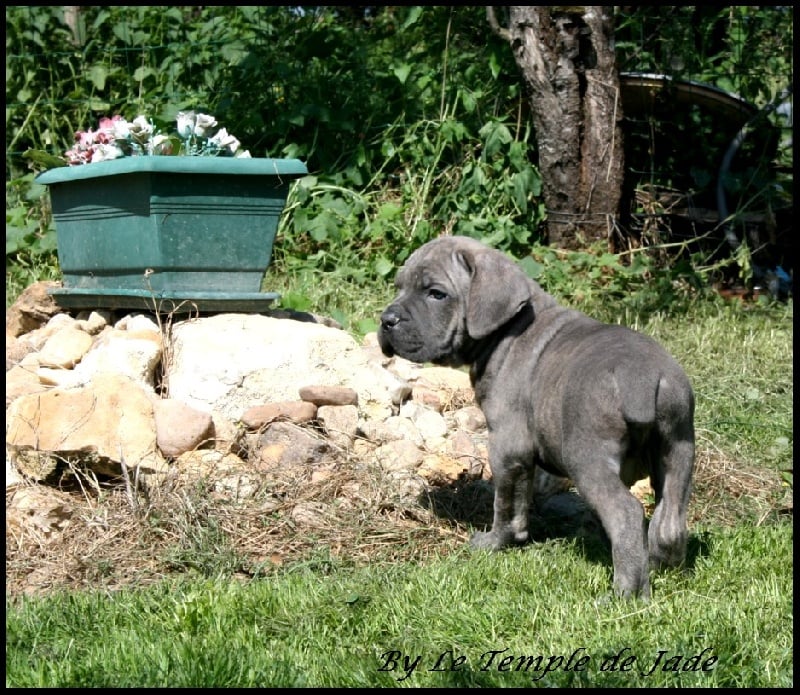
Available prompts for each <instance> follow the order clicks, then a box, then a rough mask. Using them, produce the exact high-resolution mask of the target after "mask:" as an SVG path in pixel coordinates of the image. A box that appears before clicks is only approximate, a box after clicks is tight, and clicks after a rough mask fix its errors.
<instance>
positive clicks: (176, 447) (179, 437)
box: [153, 398, 214, 458]
mask: <svg viewBox="0 0 800 695" xmlns="http://www.w3.org/2000/svg"><path fill="white" fill-rule="evenodd" d="M153 414H154V417H155V421H156V443H157V444H158V448H159V449H161V453H162V454H164V456H168V457H170V458H173V457H175V456H180V455H181V454H183V453H185V452H187V451H192V450H194V449H196V448H198V447H199V446H202V445H204V444H206V445H207V444H208V443H210V442H211V440H213V437H214V420H213V418H212V417H211V415H210V414H209V413H204V412H202V411H200V410H196V409H195V408H192V407H191V406H189V405H186V404H185V403H181V402H180V401H176V400H173V399H169V398H168V399H164V400H157V401H155V402H154V404H153Z"/></svg>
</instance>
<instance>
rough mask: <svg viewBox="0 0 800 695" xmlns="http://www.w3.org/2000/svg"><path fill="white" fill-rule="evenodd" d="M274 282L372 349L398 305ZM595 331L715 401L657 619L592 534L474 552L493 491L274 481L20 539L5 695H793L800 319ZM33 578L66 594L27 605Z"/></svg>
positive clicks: (778, 308)
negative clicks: (684, 556)
mask: <svg viewBox="0 0 800 695" xmlns="http://www.w3.org/2000/svg"><path fill="white" fill-rule="evenodd" d="M309 272H310V271H309ZM270 282H271V283H272V284H271V285H270V286H269V289H270V290H275V291H279V292H284V293H287V294H289V296H290V298H292V301H297V302H299V303H300V304H301V305H302V304H303V303H304V302H305V303H306V306H297V307H296V308H304V309H306V310H312V311H314V312H316V313H320V314H326V315H331V316H333V317H334V318H337V315H338V317H341V318H343V319H344V321H343V323H345V324H346V328H347V329H348V330H350V331H352V332H353V333H355V334H356V335H359V334H360V333H363V332H365V331H366V330H368V329H369V326H370V321H373V322H374V321H375V320H376V317H377V316H378V315H379V312H380V309H381V308H382V307H383V306H385V304H386V302H387V301H388V299H389V298H390V297H391V294H392V287H391V283H390V282H387V283H386V286H385V287H380V288H377V289H374V290H370V291H369V292H366V293H365V291H364V289H363V288H359V287H357V286H355V285H353V284H350V283H347V282H340V281H338V280H337V278H335V277H333V278H326V279H320V278H316V280H314V281H312V276H310V275H307V274H303V273H298V274H296V275H288V274H283V275H280V274H276V275H275V276H274V278H272V280H270ZM580 308H582V309H585V310H587V311H589V312H590V313H593V314H594V315H597V316H598V317H599V318H602V319H605V320H611V321H614V320H619V321H621V322H623V323H627V324H628V325H632V326H633V327H635V328H638V329H639V330H642V331H643V332H645V333H648V334H650V335H653V336H654V337H656V338H657V339H658V340H659V341H661V342H662V343H664V345H665V346H666V347H667V348H668V349H669V350H670V351H671V352H672V353H673V354H674V355H675V356H676V357H677V358H678V360H679V361H680V362H681V363H682V364H683V365H684V366H685V368H686V369H687V372H688V373H689V376H690V378H691V379H692V382H693V384H694V388H695V391H696V395H697V412H696V426H697V435H698V455H697V469H696V475H695V485H694V495H693V498H692V502H691V507H690V529H691V539H690V557H689V561H688V566H687V570H688V571H687V572H685V573H683V572H680V571H664V572H659V573H654V574H653V576H652V584H653V600H652V601H651V602H650V603H649V604H644V603H640V602H635V601H633V602H625V601H618V600H616V599H609V598H608V591H609V588H610V585H611V572H612V568H611V560H610V553H609V550H608V548H607V546H606V545H605V544H604V543H603V541H602V539H601V538H599V537H597V536H596V535H593V534H592V533H591V532H583V531H581V530H580V529H579V530H575V529H573V530H572V532H568V533H554V532H553V533H547V534H544V536H545V539H544V540H543V541H541V542H537V543H535V544H533V545H529V546H526V547H524V548H520V549H515V550H512V551H508V552H503V553H500V554H493V555H487V554H482V553H477V554H476V553H472V552H470V551H469V550H468V548H467V547H466V545H465V542H466V540H467V538H468V536H469V534H470V533H471V531H472V530H474V529H475V528H479V527H481V526H482V525H483V524H485V523H486V522H487V519H488V514H489V513H490V505H491V492H490V490H489V489H488V488H487V487H486V486H481V485H478V484H475V485H464V486H461V487H459V486H456V487H454V488H452V489H450V488H442V489H438V490H436V491H435V494H434V495H432V497H431V499H430V500H429V501H428V504H427V505H420V504H419V503H418V502H414V501H408V500H403V499H400V498H399V497H398V491H397V490H396V489H395V486H394V484H393V483H392V482H391V481H390V480H388V479H387V478H386V476H384V475H381V474H380V473H379V472H376V471H375V470H373V469H372V468H370V467H369V466H364V465H363V462H356V461H352V460H347V461H343V462H341V463H340V464H339V465H338V466H337V468H336V469H335V472H334V475H333V476H332V477H331V478H328V479H327V480H325V481H322V482H318V483H312V482H311V473H312V471H301V472H298V471H292V472H291V474H290V475H287V476H286V477H285V478H280V476H270V477H269V478H268V479H265V480H264V489H263V490H262V491H261V494H260V496H259V497H257V498H256V499H255V500H253V502H252V503H251V504H250V505H249V506H247V507H243V506H242V505H240V504H234V503H233V502H231V501H229V500H224V499H218V498H214V497H213V496H211V495H209V494H208V493H207V492H204V491H202V490H200V489H199V488H198V489H197V490H189V489H187V488H178V489H174V490H169V489H165V490H163V491H162V496H161V497H160V498H153V499H150V500H149V501H148V502H147V506H146V507H145V508H139V509H131V507H130V505H129V501H128V498H126V497H125V494H124V491H121V490H120V489H103V490H101V491H99V492H97V494H95V495H91V494H89V495H85V500H84V502H85V504H84V505H83V507H81V508H80V510H79V511H80V513H79V514H78V515H76V516H80V517H81V519H82V520H83V521H84V522H85V523H75V524H72V525H71V526H70V527H68V529H67V530H65V531H64V532H63V534H62V538H61V539H60V541H54V540H53V539H43V540H41V541H40V542H38V543H34V542H31V539H27V541H26V542H25V543H20V544H19V545H18V546H15V545H14V544H13V543H10V542H8V541H9V537H8V535H7V551H6V571H7V585H6V612H7V617H6V635H7V638H6V685H7V686H10V687H108V686H116V687H158V686H172V687H204V686H206V687H212V686H213V687H256V686H273V687H294V686H348V687H358V686H362V687H363V686H379V687H380V686H384V687H426V686H430V687H469V686H473V687H493V686H501V687H506V686H507V687H514V686H521V687H528V686H532V685H533V686H542V687H548V686H549V687H566V686H578V687H765V686H769V687H786V686H791V685H792V683H793V658H792V657H793V619H792V613H793V592H792V578H793V528H792V523H791V522H792V485H791V482H792V478H791V473H792V466H793V450H792V445H793V424H792V415H793V367H792V364H793V359H792V358H793V342H792V329H793V305H792V302H791V301H790V302H789V303H788V304H770V303H764V304H748V305H742V304H739V303H733V304H729V303H725V302H722V301H720V300H713V299H708V300H707V299H704V300H702V301H698V302H694V303H691V302H690V303H687V304H682V305H673V306H672V307H664V308H663V310H661V311H656V312H652V313H649V314H647V315H644V314H637V313H628V312H627V310H626V309H625V308H624V307H621V306H620V305H619V304H617V303H616V302H615V301H608V300H606V301H596V302H594V303H593V304H591V305H586V306H581V307H580ZM620 317H622V318H620ZM354 485H355V486H358V489H359V495H358V496H357V497H354V498H347V497H346V496H345V495H344V494H343V492H342V491H343V490H345V489H348V488H351V487H352V486H354ZM78 497H79V498H80V495H79V496H78ZM276 500H278V501H279V503H277V504H276V503H275V501H276ZM298 500H302V501H305V502H308V501H313V502H314V503H317V504H319V505H320V508H321V509H323V510H324V511H323V513H322V514H321V516H320V519H319V521H318V523H317V524H316V525H314V526H313V527H311V528H308V527H300V526H297V525H296V524H294V523H293V522H292V518H291V511H292V509H293V505H294V504H295V502H297V501H298ZM78 501H80V499H79V500H78ZM265 501H268V502H269V503H270V505H271V506H268V505H266V502H265ZM73 503H74V504H77V502H75V500H74V499H73ZM544 521H545V524H547V523H549V522H548V521H547V520H544ZM34 575H37V576H44V577H46V579H45V580H43V584H44V585H45V586H49V588H48V589H47V590H46V591H44V592H40V593H38V594H37V595H32V596H27V595H25V590H24V589H21V588H20V587H22V586H24V582H25V580H26V578H28V577H32V576H34ZM493 652H498V653H497V654H495V656H494V658H492V660H491V661H490V657H491V656H492V653H493ZM660 652H664V654H663V655H662V656H661V658H660V659H659V660H658V666H657V668H655V669H654V670H652V672H651V669H652V667H653V664H654V663H655V662H656V659H657V656H658V655H659V653H660ZM512 657H513V658H512ZM570 657H572V659H570ZM615 657H617V658H616V659H615ZM678 657H680V658H678ZM695 657H696V658H695ZM417 659H418V660H417ZM503 659H508V660H507V661H503ZM631 659H633V660H632V661H631ZM715 659H716V660H715ZM548 665H549V667H548ZM704 665H705V667H706V668H705V669H704V668H703V666H704ZM412 666H413V669H412ZM664 666H666V668H667V670H664V669H663V667H664ZM403 667H405V668H403ZM406 669H408V671H406ZM545 669H547V671H548V672H547V673H544V671H545Z"/></svg>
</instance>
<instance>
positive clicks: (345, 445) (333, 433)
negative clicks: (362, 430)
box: [317, 405, 358, 450]
mask: <svg viewBox="0 0 800 695" xmlns="http://www.w3.org/2000/svg"><path fill="white" fill-rule="evenodd" d="M317 419H318V420H319V422H320V424H321V425H322V427H323V429H324V430H325V434H327V435H328V438H329V439H330V440H331V441H332V442H333V443H334V444H335V445H336V446H338V447H340V448H342V449H345V450H349V449H350V448H352V446H353V440H354V439H355V437H356V434H357V433H358V408H356V406H355V405H323V406H320V408H319V410H318V411H317Z"/></svg>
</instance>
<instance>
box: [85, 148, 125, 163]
mask: <svg viewBox="0 0 800 695" xmlns="http://www.w3.org/2000/svg"><path fill="white" fill-rule="evenodd" d="M124 156H125V153H124V152H123V151H122V150H121V149H120V148H119V147H117V146H116V145H113V144H100V145H95V148H94V152H92V163H94V162H106V161H108V160H109V159H117V158H119V157H124Z"/></svg>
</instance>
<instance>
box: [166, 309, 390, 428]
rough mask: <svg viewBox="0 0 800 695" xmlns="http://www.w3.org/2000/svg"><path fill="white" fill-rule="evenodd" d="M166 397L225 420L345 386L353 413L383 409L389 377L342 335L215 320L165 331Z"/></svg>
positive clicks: (237, 318) (320, 328)
mask: <svg viewBox="0 0 800 695" xmlns="http://www.w3.org/2000/svg"><path fill="white" fill-rule="evenodd" d="M168 353H169V354H170V355H171V358H172V359H171V361H170V363H169V364H168V365H166V369H165V372H166V374H165V376H166V380H167V383H168V384H169V395H170V397H172V398H177V399H179V400H182V401H183V402H185V403H187V404H189V405H192V406H194V407H196V408H198V409H200V410H207V411H211V410H217V411H219V412H220V413H222V414H223V415H225V416H226V417H228V418H230V419H231V420H236V419H238V418H239V416H240V415H241V413H243V412H245V411H246V410H247V409H248V408H250V407H252V406H254V405H261V404H263V403H264V401H265V400H267V399H266V398H265V396H266V395H267V394H269V399H268V400H269V401H272V402H279V401H290V400H293V399H295V398H297V394H298V388H299V386H298V383H297V382H298V379H300V378H302V382H301V385H308V384H313V385H317V386H336V387H341V386H344V387H348V388H351V389H352V390H354V391H355V392H356V393H357V394H358V404H359V408H361V409H363V410H365V411H366V412H369V411H371V410H372V408H373V407H375V406H377V407H378V408H379V409H382V408H391V396H390V389H391V388H392V387H393V386H394V385H395V384H396V381H397V380H396V378H394V377H393V376H392V375H390V374H388V373H387V372H386V371H385V370H382V369H380V368H379V367H377V366H376V365H374V364H372V363H370V361H369V359H368V358H367V356H366V355H365V354H364V352H363V349H362V348H361V347H360V346H359V345H358V343H357V342H356V341H355V340H354V339H353V337H352V336H350V335H349V334H348V333H346V332H345V331H342V330H339V329H336V328H331V327H328V326H324V325H321V324H319V323H314V322H310V321H295V320H292V319H277V318H273V317H271V316H261V315H258V314H252V315H251V314H217V315H215V316H210V317H207V318H201V319H192V320H187V321H178V322H176V323H175V324H174V325H173V326H172V330H171V345H170V347H169V349H168Z"/></svg>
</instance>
